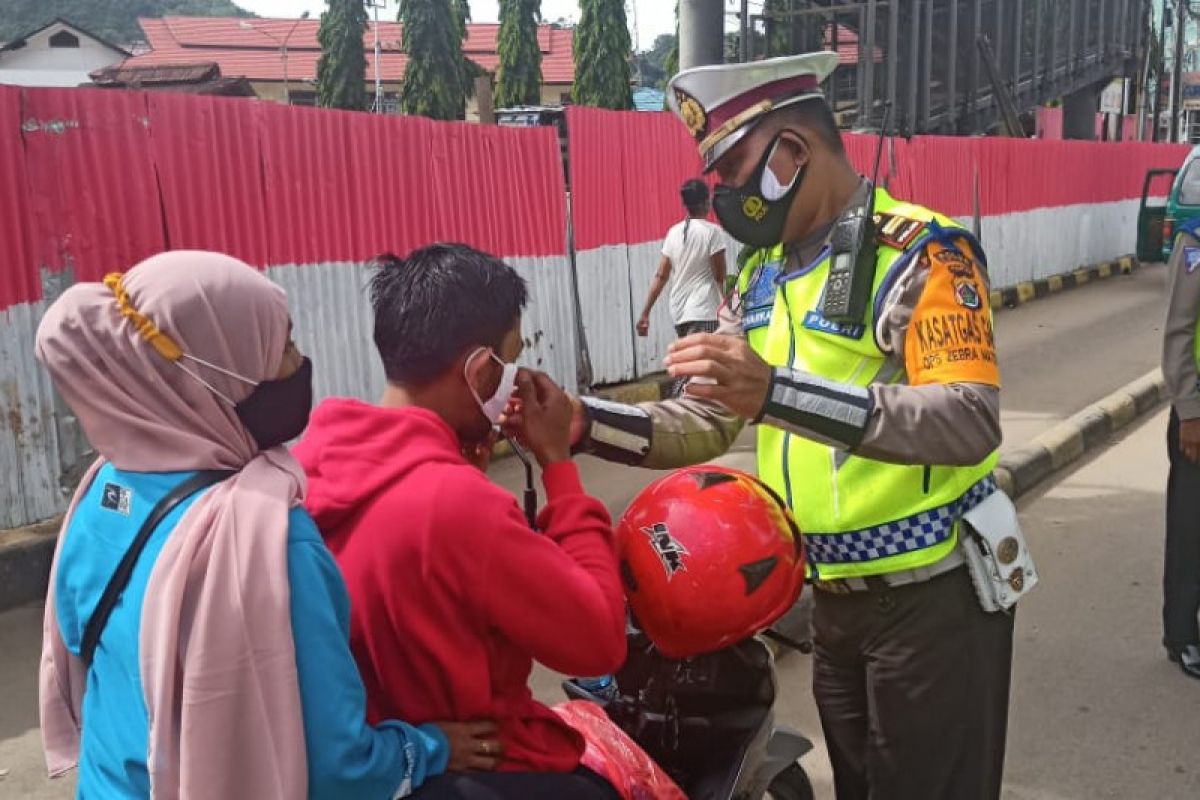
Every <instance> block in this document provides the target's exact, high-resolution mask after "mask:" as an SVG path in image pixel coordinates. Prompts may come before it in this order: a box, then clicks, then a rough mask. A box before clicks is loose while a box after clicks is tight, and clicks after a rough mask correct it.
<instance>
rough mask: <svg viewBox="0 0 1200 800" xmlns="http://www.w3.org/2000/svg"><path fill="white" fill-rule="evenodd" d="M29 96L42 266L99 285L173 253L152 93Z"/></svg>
mask: <svg viewBox="0 0 1200 800" xmlns="http://www.w3.org/2000/svg"><path fill="white" fill-rule="evenodd" d="M24 95H25V111H24V117H25V122H24V125H23V131H24V137H25V157H26V165H27V169H28V172H29V195H28V197H29V203H30V207H31V210H32V214H33V226H34V235H35V247H36V251H35V252H36V258H37V259H38V263H39V264H41V265H44V266H46V267H49V268H50V269H52V270H61V269H67V268H70V269H72V270H73V271H74V275H75V278H76V279H77V280H96V279H98V278H100V277H102V276H103V275H104V274H105V273H106V272H110V271H113V270H124V269H127V268H128V267H129V266H130V265H132V264H135V263H137V262H138V261H141V260H142V259H144V258H146V257H147V256H150V255H152V254H154V253H157V252H160V251H161V250H163V249H164V248H165V247H166V238H165V236H164V233H163V219H162V209H161V206H160V205H159V196H158V187H157V183H156V180H155V175H154V165H153V162H152V161H151V159H150V158H149V157H148V155H147V154H148V153H149V152H150V121H149V114H148V110H147V104H146V95H144V94H140V93H134V92H111V91H106V90H85V89H39V90H26V91H25V92H24Z"/></svg>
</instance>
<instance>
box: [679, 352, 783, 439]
mask: <svg viewBox="0 0 1200 800" xmlns="http://www.w3.org/2000/svg"><path fill="white" fill-rule="evenodd" d="M665 363H666V365H667V372H668V373H670V375H671V377H672V378H694V379H696V380H693V381H692V382H691V383H689V384H687V389H686V391H687V394H690V395H692V396H693V397H699V398H702V399H705V400H712V401H713V402H715V403H720V404H721V405H723V406H725V407H726V408H728V409H729V410H730V411H732V412H733V413H735V414H737V415H738V416H739V417H742V418H744V419H754V418H755V417H757V416H758V414H759V412H760V411H762V407H763V403H765V402H766V399H767V392H768V390H769V389H770V386H771V367H770V365H768V364H767V362H765V361H763V360H762V358H760V357H759V355H758V353H755V352H754V350H753V349H752V348H751V347H750V345H749V344H748V343H747V342H746V340H745V339H742V338H741V337H739V336H722V335H720V334H715V333H698V334H694V335H692V336H687V337H684V338H683V339H680V340H678V341H677V342H674V343H673V344H672V345H671V348H670V350H669V351H668V353H667V358H666V361H665Z"/></svg>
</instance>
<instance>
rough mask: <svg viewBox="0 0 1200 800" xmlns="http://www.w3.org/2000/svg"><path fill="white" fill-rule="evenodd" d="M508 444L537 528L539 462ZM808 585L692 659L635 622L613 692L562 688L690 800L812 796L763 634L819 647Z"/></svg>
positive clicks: (801, 740)
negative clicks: (727, 642) (595, 710)
mask: <svg viewBox="0 0 1200 800" xmlns="http://www.w3.org/2000/svg"><path fill="white" fill-rule="evenodd" d="M505 438H506V439H507V438H508V437H505ZM509 444H510V445H511V446H512V448H513V450H514V452H515V453H516V454H517V456H518V457H519V458H520V460H521V461H522V462H523V463H524V466H525V473H526V474H525V492H524V497H523V500H524V503H523V505H524V510H525V515H526V517H527V518H528V520H529V524H530V526H531V527H534V528H535V529H536V512H537V491H536V489H535V488H534V484H533V467H532V462H531V461H530V459H529V457H528V456H527V455H526V454H525V452H524V451H523V449H522V448H521V446H520V445H518V444H517V443H515V442H513V441H511V440H509ZM810 592H811V590H807V591H806V595H802V596H801V598H800V599H799V600H798V602H796V604H795V605H794V606H792V608H791V609H790V610H789V611H788V612H787V613H786V614H785V615H783V616H782V617H781V618H780V619H778V620H777V621H776V623H775V625H774V626H773V627H772V628H770V629H768V630H766V631H763V632H762V634H761V635H759V636H753V637H750V638H748V639H744V640H742V641H740V642H738V643H736V644H734V645H731V646H729V647H725V648H723V649H720V650H717V651H714V652H709V653H704V654H701V655H697V656H692V657H690V658H685V659H672V658H667V657H666V656H664V655H662V654H661V653H659V652H658V650H657V649H656V648H655V646H654V643H653V642H651V641H650V639H649V638H648V637H647V636H646V635H645V634H644V633H642V632H641V631H640V630H638V629H637V627H636V625H635V623H634V622H633V621H632V620H631V622H630V624H629V626H628V628H627V636H628V656H627V658H626V660H625V664H624V665H623V666H622V667H621V669H620V670H618V672H617V674H616V675H615V676H614V678H615V681H614V685H615V687H616V691H615V693H613V694H612V695H611V696H609V695H607V694H606V695H601V694H596V693H593V692H591V691H588V690H587V689H585V688H584V687H583V686H581V685H580V684H579V683H577V682H576V681H574V680H567V681H564V682H563V684H562V686H563V691H564V692H565V694H566V695H567V698H568V699H569V700H584V701H588V702H592V703H595V704H596V705H598V706H600V707H601V708H603V709H604V712H605V714H606V715H607V716H608V718H609V719H610V720H611V721H612V722H613V723H614V724H615V725H616V726H617V727H619V728H620V729H621V730H623V731H624V732H625V733H626V734H627V735H628V736H629V737H630V738H631V739H632V740H633V741H634V742H635V743H636V744H637V745H638V746H639V747H641V748H642V749H643V750H644V751H645V752H646V754H647V755H649V756H650V758H651V759H653V760H654V762H655V763H656V764H658V766H659V767H661V768H662V769H663V770H664V771H665V772H666V773H667V775H669V776H670V777H671V779H672V780H674V781H675V783H676V784H678V786H679V787H680V789H682V790H683V792H684V794H686V795H687V797H688V798H690V800H768V798H769V800H813V798H814V794H813V787H812V783H811V781H809V778H808V773H806V772H805V771H804V767H803V766H801V764H800V759H801V758H802V757H804V756H805V755H806V754H807V753H809V752H810V751H811V750H812V749H813V744H812V742H811V741H809V739H808V738H806V737H805V736H804V735H803V734H801V733H800V732H798V731H795V730H793V729H791V728H788V727H786V726H776V725H775V711H774V709H775V697H776V695H777V693H778V690H779V686H778V683H777V681H776V676H775V656H774V654H773V653H772V651H771V649H770V648H769V647H768V646H767V644H766V642H765V641H764V639H767V638H769V639H771V640H772V641H774V642H776V644H778V645H779V646H781V647H788V648H791V649H795V650H798V651H799V652H801V653H805V654H807V653H811V652H812V642H811V615H812V602H811V600H812V598H811V595H810V594H809V593H810Z"/></svg>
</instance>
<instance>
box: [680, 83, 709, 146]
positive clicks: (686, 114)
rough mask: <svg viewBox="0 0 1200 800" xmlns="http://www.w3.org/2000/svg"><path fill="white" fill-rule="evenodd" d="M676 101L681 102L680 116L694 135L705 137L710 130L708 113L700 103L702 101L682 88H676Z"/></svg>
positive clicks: (698, 137)
mask: <svg viewBox="0 0 1200 800" xmlns="http://www.w3.org/2000/svg"><path fill="white" fill-rule="evenodd" d="M675 102H677V103H678V104H679V117H680V119H682V120H683V124H684V125H686V126H687V129H688V130H689V131H690V132H691V134H692V136H695V137H696V138H697V139H702V138H704V134H705V133H706V132H707V131H708V115H707V114H705V113H704V106H702V105H700V101H699V100H697V99H696V98H694V97H692V96H691V95H690V94H688V93H687V92H685V91H683V90H682V89H676V90H675Z"/></svg>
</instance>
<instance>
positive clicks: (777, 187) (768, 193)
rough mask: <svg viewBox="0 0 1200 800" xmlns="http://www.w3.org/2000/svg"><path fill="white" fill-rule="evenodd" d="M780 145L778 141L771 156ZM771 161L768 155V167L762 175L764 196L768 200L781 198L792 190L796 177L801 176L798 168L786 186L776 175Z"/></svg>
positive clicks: (772, 149)
mask: <svg viewBox="0 0 1200 800" xmlns="http://www.w3.org/2000/svg"><path fill="white" fill-rule="evenodd" d="M778 147H779V142H776V143H775V145H774V147H772V148H771V156H774V155H775V150H776V149H777V148H778ZM770 162H771V159H770V157H768V158H767V168H766V169H764V170H763V176H762V186H761V188H762V196H763V197H764V198H765V199H767V200H772V201H774V200H780V199H782V198H783V196H784V195H786V194H787V193H788V192H790V191H791V190H792V184H794V183H795V182H796V179H797V178H799V177H800V170H799V169H797V170H796V173H795V174H794V175H792V179H791V180H790V181H788V182H787V185H786V186H785V185H784V184H782V183H780V182H779V178H777V177H775V170H773V169H771V163H770Z"/></svg>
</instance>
